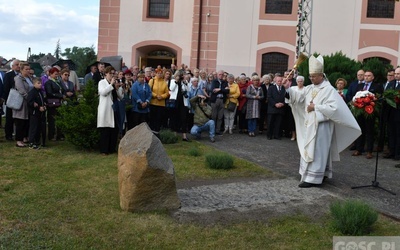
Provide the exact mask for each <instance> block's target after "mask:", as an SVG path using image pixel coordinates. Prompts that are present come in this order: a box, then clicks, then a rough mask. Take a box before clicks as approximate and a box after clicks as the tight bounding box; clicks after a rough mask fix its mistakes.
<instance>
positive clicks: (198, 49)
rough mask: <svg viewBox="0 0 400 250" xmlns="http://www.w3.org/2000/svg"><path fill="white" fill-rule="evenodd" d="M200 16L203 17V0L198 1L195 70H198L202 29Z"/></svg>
mask: <svg viewBox="0 0 400 250" xmlns="http://www.w3.org/2000/svg"><path fill="white" fill-rule="evenodd" d="M202 16H203V0H200V11H199V30H198V32H199V33H198V35H197V62H196V68H198V69H200V43H201V30H202V29H201V28H202V20H203V19H202Z"/></svg>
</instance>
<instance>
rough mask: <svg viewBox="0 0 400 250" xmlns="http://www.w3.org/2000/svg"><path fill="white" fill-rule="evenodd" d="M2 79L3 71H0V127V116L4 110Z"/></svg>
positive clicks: (0, 125)
mask: <svg viewBox="0 0 400 250" xmlns="http://www.w3.org/2000/svg"><path fill="white" fill-rule="evenodd" d="M3 81H4V72H3V71H0V128H2V123H1V121H2V119H1V117H2V116H3V114H4V110H3V103H4V99H3V92H4V86H3Z"/></svg>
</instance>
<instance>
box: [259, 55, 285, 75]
mask: <svg viewBox="0 0 400 250" xmlns="http://www.w3.org/2000/svg"><path fill="white" fill-rule="evenodd" d="M288 60H289V56H288V55H286V54H283V53H279V52H270V53H265V54H263V55H262V66H261V75H264V74H268V73H273V74H275V73H281V74H283V72H285V71H286V70H287V69H288Z"/></svg>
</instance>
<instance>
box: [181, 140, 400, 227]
mask: <svg viewBox="0 0 400 250" xmlns="http://www.w3.org/2000/svg"><path fill="white" fill-rule="evenodd" d="M216 139H217V141H216V142H215V143H210V142H208V141H207V140H202V141H201V142H202V143H205V144H208V145H210V146H212V147H215V148H217V149H219V150H221V151H226V152H228V153H230V154H233V155H236V156H238V157H241V158H244V159H246V160H249V161H252V162H255V163H257V164H259V165H260V166H262V167H265V168H268V169H270V170H272V171H274V172H276V173H278V174H281V175H284V176H286V178H284V179H271V180H269V179H268V180H263V179H255V180H233V181H232V182H229V183H226V182H224V181H221V183H215V182H218V180H217V181H210V182H209V183H207V182H204V183H202V184H200V185H199V184H197V185H194V186H192V187H190V186H189V187H188V186H187V185H184V186H183V187H180V186H179V183H178V195H179V197H180V199H181V203H182V208H181V209H180V210H179V211H177V212H175V213H174V216H175V217H177V218H178V219H179V220H180V221H183V222H184V221H197V222H200V223H214V222H222V223H224V222H227V221H232V220H235V221H242V220H251V219H260V218H261V217H263V218H269V217H271V216H276V215H277V214H293V213H297V212H299V211H301V212H303V213H306V214H310V215H311V216H313V217H319V216H322V215H323V214H324V212H326V211H327V210H328V207H329V203H330V201H332V200H334V199H337V198H354V199H362V200H364V201H365V202H367V203H369V204H370V205H372V206H373V207H375V208H376V209H377V210H379V211H380V212H382V213H384V214H386V215H388V216H391V217H393V218H396V219H400V198H399V197H400V185H399V179H400V168H396V167H395V165H396V164H398V163H400V162H397V161H393V160H391V159H383V157H381V156H379V157H378V175H377V180H378V181H379V182H380V186H381V187H384V188H386V189H388V190H390V191H392V192H394V193H396V194H397V195H392V194H390V193H388V192H386V191H384V190H382V189H380V188H374V187H367V188H361V189H352V188H351V187H354V186H360V185H369V184H371V182H372V180H374V171H375V165H376V159H375V158H374V159H371V160H368V159H366V158H365V156H359V157H353V156H351V151H349V150H345V151H343V152H342V153H341V161H340V162H334V174H333V179H330V180H328V181H327V182H326V183H325V184H324V185H322V186H321V187H319V188H309V189H301V188H298V187H297V185H298V183H299V179H300V176H299V174H298V162H299V157H300V156H299V153H298V149H297V144H296V142H293V141H290V139H287V138H283V139H282V140H267V138H266V135H257V136H256V137H251V138H250V137H248V136H247V135H241V134H233V135H223V136H218V137H217V138H216Z"/></svg>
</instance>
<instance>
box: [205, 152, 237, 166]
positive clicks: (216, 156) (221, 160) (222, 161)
mask: <svg viewBox="0 0 400 250" xmlns="http://www.w3.org/2000/svg"><path fill="white" fill-rule="evenodd" d="M206 165H207V167H209V168H212V169H231V168H233V157H232V156H231V155H229V154H225V153H213V154H209V155H206Z"/></svg>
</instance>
